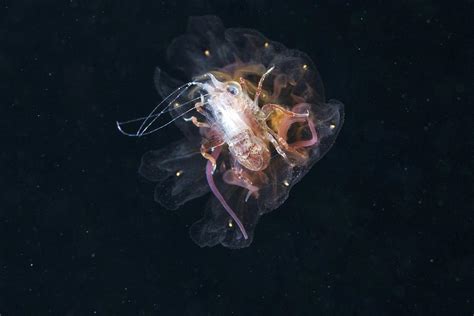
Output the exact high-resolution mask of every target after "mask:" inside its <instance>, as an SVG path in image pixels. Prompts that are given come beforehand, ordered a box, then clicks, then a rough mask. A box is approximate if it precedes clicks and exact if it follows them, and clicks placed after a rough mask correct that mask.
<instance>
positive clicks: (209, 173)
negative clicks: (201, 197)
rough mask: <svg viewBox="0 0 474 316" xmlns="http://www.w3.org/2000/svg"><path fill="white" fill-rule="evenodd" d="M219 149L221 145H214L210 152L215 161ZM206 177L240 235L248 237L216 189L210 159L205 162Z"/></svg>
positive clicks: (219, 151)
mask: <svg viewBox="0 0 474 316" xmlns="http://www.w3.org/2000/svg"><path fill="white" fill-rule="evenodd" d="M221 149H222V147H220V146H219V147H216V148H215V149H214V152H213V153H212V157H214V159H215V160H216V161H217V158H218V157H219V155H220V153H221ZM206 179H207V183H208V184H209V187H210V188H211V191H212V193H213V194H214V196H215V197H216V198H217V199H218V200H219V202H221V204H222V206H223V207H224V208H225V210H226V211H227V213H228V214H229V215H230V217H232V219H233V220H234V221H235V222H236V223H237V226H238V227H239V229H240V231H241V232H242V235H244V238H245V239H248V238H249V237H248V235H247V232H246V231H245V228H244V225H242V222H241V221H240V220H239V218H238V217H237V215H236V214H235V212H234V211H233V210H232V208H231V207H230V206H229V204H227V202H226V200H225V199H224V197H223V196H222V194H221V193H220V192H219V190H218V189H217V186H216V184H215V182H214V178H213V175H212V164H211V162H210V161H208V162H207V164H206Z"/></svg>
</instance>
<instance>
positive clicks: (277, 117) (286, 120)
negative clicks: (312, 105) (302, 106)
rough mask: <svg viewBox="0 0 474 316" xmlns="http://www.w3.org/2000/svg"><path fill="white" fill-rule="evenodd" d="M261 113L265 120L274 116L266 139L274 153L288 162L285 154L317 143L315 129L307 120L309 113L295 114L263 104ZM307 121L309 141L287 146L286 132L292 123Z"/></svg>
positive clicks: (273, 105) (276, 105)
mask: <svg viewBox="0 0 474 316" xmlns="http://www.w3.org/2000/svg"><path fill="white" fill-rule="evenodd" d="M262 111H263V112H264V113H265V116H266V119H268V118H270V116H272V115H274V117H273V118H272V120H271V121H270V127H268V128H267V139H268V140H269V141H270V142H271V143H272V144H273V146H274V147H275V149H276V151H277V152H278V153H279V154H280V155H281V156H282V157H283V158H284V159H285V160H287V161H288V158H287V155H286V154H285V152H284V150H285V151H287V152H295V153H296V152H297V151H296V149H297V148H300V147H309V146H312V145H314V144H315V143H316V142H317V141H318V137H317V134H316V129H315V128H314V124H313V122H312V121H311V120H310V118H309V111H307V112H306V113H297V112H293V111H289V110H287V109H285V108H283V107H281V106H280V105H278V104H265V105H264V106H263V107H262ZM305 121H307V123H308V127H309V129H310V131H311V135H312V137H311V139H309V140H303V141H297V142H294V143H291V144H288V142H287V141H286V137H287V134H288V130H289V128H290V126H291V125H292V124H293V123H296V122H305ZM275 131H276V132H275Z"/></svg>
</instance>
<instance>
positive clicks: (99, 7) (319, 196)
mask: <svg viewBox="0 0 474 316" xmlns="http://www.w3.org/2000/svg"><path fill="white" fill-rule="evenodd" d="M0 5H1V7H0V78H1V79H0V111H1V113H2V115H1V118H2V120H1V125H0V126H1V131H2V148H3V150H2V153H1V170H2V171H1V172H2V176H1V178H0V183H1V188H2V189H1V193H0V194H1V206H0V207H1V210H0V238H1V241H0V315H2V316H4V315H96V314H97V315H472V314H473V313H474V285H473V281H474V273H473V271H474V251H473V247H474V231H473V229H474V223H473V221H474V220H473V200H472V177H471V175H472V153H473V152H472V145H473V143H472V140H471V141H469V138H471V139H472V122H473V117H472V106H473V94H472V90H473V86H472V73H473V69H474V67H473V66H474V65H473V52H474V49H473V44H474V43H473V28H472V16H471V17H469V13H471V14H472V12H473V2H472V1H467V2H465V3H463V2H461V1H452V2H451V1H439V2H435V1H429V0H413V1H407V0H406V1H365V2H359V1H300V2H296V1H282V0H275V1H270V0H260V1H258V0H254V1H242V0H241V1H217V0H215V1H210V0H198V1H189V2H182V1H176V2H175V1H136V2H135V1H81V0H71V1H52V0H45V1H33V0H30V1H23V0H21V1H8V0H7V1H2V2H1V4H0ZM202 14H216V15H218V16H220V17H221V18H222V19H223V21H224V23H225V24H226V26H228V27H231V26H233V27H236V26H241V27H250V28H255V29H257V30H259V31H261V32H262V33H264V34H265V35H266V36H267V37H269V38H270V39H273V40H276V41H280V42H282V43H284V44H285V45H287V46H288V47H291V48H297V49H299V50H301V51H304V52H306V53H308V55H309V56H310V57H311V58H312V59H313V60H314V62H315V64H316V65H317V67H318V68H319V70H320V73H321V75H322V78H323V81H324V83H325V86H326V94H327V96H328V97H329V98H337V99H339V100H341V101H342V102H343V103H345V105H346V122H345V126H344V127H343V129H342V131H341V134H340V135H339V138H338V140H337V142H336V144H335V146H334V147H333V148H332V150H331V151H330V152H329V154H328V155H327V156H326V157H325V158H324V159H323V160H321V161H320V162H319V163H318V164H316V165H315V167H314V168H313V169H312V171H311V172H310V173H309V174H308V175H307V176H306V177H305V178H304V179H303V181H301V183H299V184H298V185H297V186H296V187H295V188H294V189H293V191H292V194H291V195H290V198H289V199H288V201H287V202H286V203H285V204H284V205H283V206H282V207H281V208H280V209H279V210H277V211H275V212H273V213H271V214H270V215H268V216H264V217H262V219H261V221H260V223H259V225H258V227H257V231H256V236H255V240H254V242H253V244H252V245H251V246H250V247H249V248H246V249H242V250H236V251H232V250H228V249H225V248H222V247H215V248H210V249H209V248H205V249H200V248H199V247H197V246H196V245H195V244H193V242H192V241H191V239H190V238H189V236H188V232H187V230H188V227H189V225H190V224H192V223H193V222H194V221H195V220H197V219H199V218H200V217H201V214H202V208H203V204H204V202H205V201H206V199H205V198H204V199H199V200H196V201H194V202H191V203H189V204H187V205H186V206H185V207H183V208H182V209H180V210H179V211H177V212H169V211H165V210H163V209H161V208H160V206H159V205H157V204H156V203H155V202H154V201H153V194H152V192H153V186H152V185H150V184H148V183H146V182H145V181H144V180H142V179H140V178H139V176H138V174H137V171H136V170H137V166H138V164H139V160H140V157H141V155H142V154H143V153H144V152H145V151H147V150H150V149H154V148H158V147H159V146H161V145H164V144H167V143H169V141H170V140H172V139H178V138H179V137H180V135H179V132H178V130H177V129H176V128H175V127H170V128H169V129H166V130H164V131H163V132H162V133H160V134H157V135H155V136H152V137H148V138H143V139H138V140H137V139H131V138H127V137H123V136H121V135H120V134H119V133H118V132H117V130H116V128H115V120H117V119H126V118H129V117H133V116H135V115H136V114H138V113H146V112H147V111H148V110H149V109H150V108H151V107H152V106H153V105H154V104H156V103H157V101H159V99H158V96H157V93H156V91H155V89H154V87H153V80H152V78H153V71H154V68H155V67H156V66H158V65H163V64H165V60H164V55H165V49H166V47H167V46H168V44H169V43H170V41H171V40H172V38H174V37H175V36H177V35H179V34H181V33H182V32H183V31H184V30H185V26H186V23H187V17H188V16H190V15H202ZM468 145H470V147H471V148H470V149H469V146H468Z"/></svg>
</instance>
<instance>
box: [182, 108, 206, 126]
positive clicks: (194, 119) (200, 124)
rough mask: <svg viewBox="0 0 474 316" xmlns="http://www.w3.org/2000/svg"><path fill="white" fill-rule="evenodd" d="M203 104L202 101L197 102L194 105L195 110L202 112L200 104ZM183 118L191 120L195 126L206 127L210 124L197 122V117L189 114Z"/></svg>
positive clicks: (187, 120)
mask: <svg viewBox="0 0 474 316" xmlns="http://www.w3.org/2000/svg"><path fill="white" fill-rule="evenodd" d="M203 104H204V103H203V102H197V103H196V104H195V105H194V107H195V109H196V111H198V112H199V113H203V112H204V110H203V109H202V105H203ZM184 120H185V121H186V122H189V121H191V122H192V123H193V124H194V125H196V126H197V127H206V128H209V127H210V125H209V124H207V123H204V122H199V121H198V119H197V118H196V117H195V116H194V115H193V116H191V117H188V118H184Z"/></svg>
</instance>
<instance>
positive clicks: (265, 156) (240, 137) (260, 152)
mask: <svg viewBox="0 0 474 316" xmlns="http://www.w3.org/2000/svg"><path fill="white" fill-rule="evenodd" d="M228 144H229V150H230V152H231V153H232V155H233V156H234V157H235V158H236V159H237V161H238V162H239V163H240V164H241V165H242V166H244V167H245V168H247V169H249V170H252V171H260V170H263V169H265V168H266V167H267V166H268V163H269V162H270V150H269V149H268V146H267V144H265V143H264V142H263V141H262V140H261V139H260V138H258V137H256V136H255V135H253V133H252V132H251V131H250V130H244V131H242V132H240V133H239V134H237V135H235V136H234V137H232V138H231V139H230V140H229V142H228Z"/></svg>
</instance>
